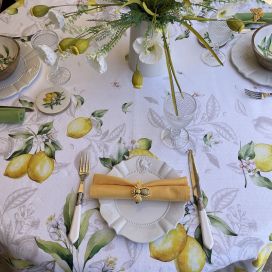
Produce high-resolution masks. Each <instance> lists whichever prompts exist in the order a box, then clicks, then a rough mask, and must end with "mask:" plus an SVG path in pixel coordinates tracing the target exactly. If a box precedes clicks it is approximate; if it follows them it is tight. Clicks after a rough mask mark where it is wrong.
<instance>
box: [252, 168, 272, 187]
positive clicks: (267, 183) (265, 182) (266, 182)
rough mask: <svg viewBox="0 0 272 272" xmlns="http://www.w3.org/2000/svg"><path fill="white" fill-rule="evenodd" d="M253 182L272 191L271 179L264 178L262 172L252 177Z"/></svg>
mask: <svg viewBox="0 0 272 272" xmlns="http://www.w3.org/2000/svg"><path fill="white" fill-rule="evenodd" d="M250 178H251V179H252V181H253V182H254V183H255V184H256V185H258V186H260V187H265V188H267V189H269V190H272V182H271V180H270V179H269V178H266V177H263V176H262V175H261V173H260V172H257V173H256V174H255V175H254V176H250Z"/></svg>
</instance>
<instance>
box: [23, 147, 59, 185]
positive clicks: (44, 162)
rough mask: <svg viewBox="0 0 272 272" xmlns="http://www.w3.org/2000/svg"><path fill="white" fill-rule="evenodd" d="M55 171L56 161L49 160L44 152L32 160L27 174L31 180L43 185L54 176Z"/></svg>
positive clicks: (34, 156)
mask: <svg viewBox="0 0 272 272" xmlns="http://www.w3.org/2000/svg"><path fill="white" fill-rule="evenodd" d="M53 170H54V160H53V159H51V158H49V157H48V156H47V155H46V154H45V153H44V152H43V151H40V152H38V153H36V154H34V155H33V156H32V158H31V159H30V161H29V164H28V169H27V174H28V176H29V178H30V179H32V180H34V181H37V182H39V183H41V182H43V181H45V180H46V179H47V178H48V177H49V176H50V175H51V174H52V172H53Z"/></svg>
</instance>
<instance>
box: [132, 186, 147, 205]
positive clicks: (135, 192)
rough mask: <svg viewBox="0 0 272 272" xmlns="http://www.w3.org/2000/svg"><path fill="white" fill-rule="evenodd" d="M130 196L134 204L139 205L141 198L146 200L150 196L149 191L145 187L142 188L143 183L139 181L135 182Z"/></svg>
mask: <svg viewBox="0 0 272 272" xmlns="http://www.w3.org/2000/svg"><path fill="white" fill-rule="evenodd" d="M131 194H132V196H133V198H134V201H135V203H136V204H139V203H141V202H142V201H143V198H147V197H149V196H150V190H149V188H147V187H143V183H142V182H141V181H137V183H136V185H135V186H134V188H133V189H132V191H131Z"/></svg>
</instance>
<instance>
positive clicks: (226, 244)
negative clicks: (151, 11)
mask: <svg viewBox="0 0 272 272" xmlns="http://www.w3.org/2000/svg"><path fill="white" fill-rule="evenodd" d="M28 2H30V1H28ZM33 2H35V4H39V3H42V1H38V0H37V1H36V0H35V1H34V0H33V1H31V3H30V4H29V3H27V2H26V3H25V6H20V8H18V13H16V14H14V15H8V14H6V13H5V14H0V29H4V30H5V32H7V33H10V34H13V35H14V34H18V35H20V34H21V33H29V31H32V30H37V28H38V27H39V23H41V22H37V20H34V19H33V18H31V17H30V16H29V15H28V14H27V9H28V8H29V7H30V5H33ZM62 2H63V3H67V4H69V3H73V1H62ZM249 2H250V1H249ZM56 3H59V1H56V0H54V1H52V5H54V4H56ZM244 5H245V6H246V7H247V9H248V8H249V7H251V6H250V5H251V3H249V4H247V3H244ZM114 15H115V14H114ZM15 30H16V33H15ZM69 30H70V31H71V32H72V31H75V30H74V29H72V25H71V26H70V29H69ZM67 31H68V30H67ZM59 35H60V37H64V36H65V35H64V34H63V33H61V32H59ZM235 40H236V37H235V38H234V40H233V41H231V42H230V43H229V44H228V45H227V46H226V47H224V48H222V49H221V50H223V51H224V53H225V54H226V55H228V54H229V53H230V47H231V45H232V44H233V43H235ZM22 46H23V45H22ZM188 48H190V50H192V52H194V54H193V55H191V56H188V54H187V53H186V52H188ZM171 50H172V52H173V53H172V54H173V56H175V57H174V58H173V59H174V61H175V67H176V71H177V76H178V78H179V80H180V81H181V82H182V83H183V84H182V85H183V88H184V90H185V91H186V92H188V93H190V94H192V95H193V96H194V98H195V100H196V102H197V111H196V114H195V116H194V119H193V121H192V122H191V123H190V124H189V125H188V127H187V128H186V129H187V130H188V132H189V136H190V146H191V148H193V149H194V151H195V160H196V163H197V168H198V171H199V176H200V182H201V186H202V189H203V191H202V194H203V200H204V204H205V206H206V211H207V214H208V217H209V220H210V222H211V226H212V227H211V228H212V233H213V237H214V240H215V245H214V247H213V249H212V250H207V249H206V248H204V247H203V245H202V239H201V232H200V227H199V220H198V215H197V209H196V206H195V204H194V201H193V199H191V201H189V202H187V203H186V205H185V215H184V217H183V218H180V221H179V223H178V224H177V226H176V227H175V228H173V229H172V230H171V231H169V232H168V233H167V234H166V235H165V236H163V237H161V238H160V239H158V240H156V241H154V242H152V243H150V244H140V243H134V242H131V241H129V240H128V239H126V238H124V237H122V236H118V235H115V233H114V232H113V231H112V230H111V229H110V228H109V227H108V226H107V224H106V222H105V221H104V220H103V219H102V217H101V215H100V214H99V210H98V203H97V202H96V201H94V200H91V199H89V198H88V197H86V199H85V201H84V204H83V212H82V217H81V227H80V238H79V240H78V241H77V242H76V243H75V244H74V245H71V244H70V243H69V241H68V238H67V232H68V231H69V229H70V226H71V216H72V211H73V206H74V202H75V192H76V190H77V186H78V181H79V179H78V173H77V166H78V162H79V153H80V152H81V151H82V150H87V151H88V152H89V153H90V155H91V156H90V159H91V177H90V179H89V180H87V186H86V192H85V193H86V196H87V191H88V190H89V188H88V187H89V186H88V185H89V184H90V182H91V179H92V176H93V174H94V173H102V174H106V173H108V172H109V171H110V169H112V168H113V167H114V166H115V165H117V164H118V163H120V162H121V161H123V160H128V159H130V158H133V157H135V156H147V157H152V158H158V159H160V160H163V161H165V162H167V164H168V165H170V166H171V167H173V168H174V169H175V170H176V172H177V173H179V174H180V176H188V167H187V157H186V155H185V154H183V153H182V152H180V150H175V149H169V148H168V147H167V146H165V145H164V144H163V143H162V140H161V137H160V136H161V132H162V130H163V129H165V128H169V127H170V124H169V123H168V121H167V119H166V117H165V116H164V112H163V100H164V98H165V97H166V96H167V93H168V92H169V86H168V79H167V78H166V77H165V76H162V77H158V78H155V79H146V84H145V86H144V87H143V89H142V90H141V91H136V90H134V89H132V87H131V84H130V79H131V76H132V73H131V72H130V71H129V70H128V68H127V62H126V61H125V55H126V54H127V51H128V38H127V37H125V38H124V39H122V40H121V42H120V43H119V44H118V45H117V47H116V48H115V49H113V51H112V53H111V54H110V55H109V56H108V58H109V60H108V72H107V73H105V74H103V75H99V74H98V73H96V72H95V71H94V70H92V69H91V68H90V67H89V65H88V63H87V62H86V60H83V59H81V58H80V57H73V58H68V59H65V58H64V59H62V60H61V62H62V65H63V66H67V67H69V69H70V70H71V72H72V78H71V81H70V82H69V83H68V84H66V85H65V88H66V89H67V90H68V91H69V92H70V93H71V103H70V105H69V108H68V109H67V110H66V111H64V112H62V113H60V114H58V115H55V116H49V115H45V114H43V113H41V112H39V111H38V110H37V109H36V107H35V103H34V101H35V97H36V96H37V94H38V93H39V91H40V90H41V89H44V87H45V86H47V84H48V83H47V81H46V71H45V70H46V66H44V65H43V66H42V69H41V71H40V76H39V77H37V79H36V80H35V81H34V82H33V83H32V84H31V85H30V86H29V87H27V88H26V89H25V90H24V91H23V92H21V93H19V94H18V95H17V96H15V97H12V98H10V99H8V100H3V101H0V105H13V106H24V107H28V108H33V111H31V112H27V113H26V118H25V121H24V123H23V124H22V125H6V124H0V177H1V178H0V182H1V191H0V222H1V224H0V271H2V270H3V271H9V270H8V269H7V268H6V266H7V265H8V266H9V267H12V268H13V269H17V270H18V271H57V272H62V271H76V272H81V271H90V272H102V271H103V272H105V271H107V272H118V271H128V272H139V271H159V272H165V271H167V272H175V271H184V269H186V270H185V271H204V272H213V271H222V272H227V271H247V272H251V271H262V269H263V267H264V264H265V262H266V260H267V258H268V256H269V254H270V253H271V251H272V246H271V244H272V242H271V240H272V235H271V233H272V219H271V216H270V215H269V207H271V205H272V198H271V195H272V190H271V189H272V186H271V180H272V174H271V171H272V165H271V156H272V151H271V150H272V142H271V135H272V118H271V105H270V104H271V101H270V100H269V99H267V100H264V101H255V100H250V99H249V98H248V97H246V96H245V95H244V94H243V90H244V88H249V89H254V88H256V89H257V90H269V88H266V89H263V87H261V86H255V85H254V84H253V83H252V82H250V81H248V80H247V79H244V78H242V77H241V75H240V74H238V73H237V72H236V70H235V68H233V67H232V66H231V63H229V62H226V64H225V67H222V68H215V69H211V68H210V67H207V66H204V64H202V63H201V61H200V54H201V52H202V50H203V49H202V48H201V47H200V46H199V44H198V43H197V42H196V40H195V39H194V38H193V37H191V36H190V37H189V38H187V39H183V40H182V41H179V42H177V43H176V45H174V47H173V48H171ZM47 98H48V99H47V100H46V101H45V102H46V103H51V102H52V99H51V98H52V96H50V97H49V96H48V97H47ZM38 154H39V155H38ZM35 156H36V157H35ZM37 156H38V157H37ZM35 158H36V159H35ZM147 162H148V160H147ZM37 165H39V167H42V168H43V169H44V172H43V173H42V174H43V175H41V172H40V171H37V170H36V169H37V168H39V167H38V166H37ZM141 167H142V169H145V167H148V165H147V164H146V163H143V164H142V165H141ZM192 252H193V253H194V255H193V256H192ZM230 265H231V266H230ZM4 269H5V270H4Z"/></svg>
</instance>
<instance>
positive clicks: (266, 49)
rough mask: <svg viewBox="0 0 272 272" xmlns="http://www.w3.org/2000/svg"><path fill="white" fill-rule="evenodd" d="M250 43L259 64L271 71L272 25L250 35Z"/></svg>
mask: <svg viewBox="0 0 272 272" xmlns="http://www.w3.org/2000/svg"><path fill="white" fill-rule="evenodd" d="M251 43H252V48H253V51H254V54H255V56H256V59H257V61H258V62H259V64H260V65H261V66H263V67H264V68H265V69H267V70H271V71H272V24H268V25H264V26H262V27H260V28H258V29H257V30H256V31H255V32H254V34H253V35H252V40H251Z"/></svg>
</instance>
